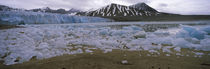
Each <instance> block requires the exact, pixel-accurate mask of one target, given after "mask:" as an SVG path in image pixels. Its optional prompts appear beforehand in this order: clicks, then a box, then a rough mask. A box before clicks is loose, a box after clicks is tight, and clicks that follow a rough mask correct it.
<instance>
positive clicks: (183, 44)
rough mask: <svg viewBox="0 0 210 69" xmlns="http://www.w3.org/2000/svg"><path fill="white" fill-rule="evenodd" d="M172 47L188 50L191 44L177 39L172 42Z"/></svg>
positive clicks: (182, 39)
mask: <svg viewBox="0 0 210 69" xmlns="http://www.w3.org/2000/svg"><path fill="white" fill-rule="evenodd" d="M173 44H174V46H178V47H181V48H189V47H190V45H191V43H190V42H188V41H186V40H185V39H184V38H177V39H175V40H174V41H173Z"/></svg>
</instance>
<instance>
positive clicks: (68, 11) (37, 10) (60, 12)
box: [30, 7, 80, 14]
mask: <svg viewBox="0 0 210 69" xmlns="http://www.w3.org/2000/svg"><path fill="white" fill-rule="evenodd" d="M30 11H33V12H45V13H59V14H72V13H75V14H76V13H77V12H80V10H78V9H74V8H72V9H70V10H65V9H62V8H60V9H57V10H53V9H51V8H49V7H44V8H38V9H31V10H30Z"/></svg>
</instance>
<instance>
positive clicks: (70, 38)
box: [0, 23, 210, 65]
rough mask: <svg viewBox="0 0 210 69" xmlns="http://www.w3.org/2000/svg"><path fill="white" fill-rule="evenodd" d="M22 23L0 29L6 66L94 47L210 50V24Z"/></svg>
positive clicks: (106, 49) (1, 54) (1, 55)
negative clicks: (150, 27) (165, 26)
mask: <svg viewBox="0 0 210 69" xmlns="http://www.w3.org/2000/svg"><path fill="white" fill-rule="evenodd" d="M20 26H23V27H22V28H12V29H3V30H0V36H1V37H0V60H3V61H4V64H6V65H11V64H17V63H22V62H25V61H29V60H30V59H32V58H36V59H45V58H50V57H54V56H60V55H63V54H79V53H91V52H93V49H99V50H102V51H104V53H107V52H111V51H112V50H113V49H121V50H130V51H149V52H151V53H156V54H160V52H165V53H167V54H166V56H170V54H171V53H175V54H176V55H177V56H183V54H182V53H181V52H182V49H183V48H187V49H193V52H194V54H195V55H197V56H202V55H205V54H204V53H202V52H199V51H210V35H209V28H210V25H206V26H205V27H197V26H189V25H180V26H178V27H174V28H169V29H158V30H156V31H154V32H150V31H149V32H146V29H144V28H143V26H140V25H125V26H121V25H108V24H100V25H99V24H88V23H86V24H78V25H77V24H75V25H74V24H47V25H44V24H43V25H20ZM31 31H33V32H31ZM194 32H195V33H194ZM148 55H150V54H148Z"/></svg>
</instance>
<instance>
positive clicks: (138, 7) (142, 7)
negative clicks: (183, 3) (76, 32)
mask: <svg viewBox="0 0 210 69" xmlns="http://www.w3.org/2000/svg"><path fill="white" fill-rule="evenodd" d="M86 15H87V16H102V17H103V16H158V15H170V14H169V13H161V12H158V11H157V10H155V9H153V8H152V7H150V6H148V5H147V4H145V3H137V4H135V5H131V6H124V5H119V4H115V3H112V4H110V5H107V6H105V7H102V8H100V9H97V10H94V11H89V12H86Z"/></svg>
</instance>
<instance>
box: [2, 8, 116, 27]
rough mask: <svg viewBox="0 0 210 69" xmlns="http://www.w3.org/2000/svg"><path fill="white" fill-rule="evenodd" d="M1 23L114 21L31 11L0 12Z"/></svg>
mask: <svg viewBox="0 0 210 69" xmlns="http://www.w3.org/2000/svg"><path fill="white" fill-rule="evenodd" d="M0 21H1V24H12V25H20V24H62V23H90V22H111V21H112V20H110V19H105V18H100V17H88V16H73V15H67V14H55V13H42V12H31V11H0Z"/></svg>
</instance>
